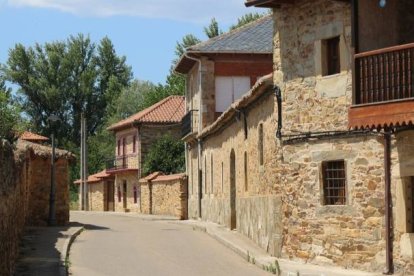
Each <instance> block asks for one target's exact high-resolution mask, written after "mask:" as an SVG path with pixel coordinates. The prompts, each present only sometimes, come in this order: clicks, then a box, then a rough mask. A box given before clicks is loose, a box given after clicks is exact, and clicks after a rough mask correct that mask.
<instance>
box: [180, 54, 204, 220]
mask: <svg viewBox="0 0 414 276" xmlns="http://www.w3.org/2000/svg"><path fill="white" fill-rule="evenodd" d="M188 54H189V53H188V52H186V53H184V56H185V57H186V58H188V59H191V60H194V61H195V62H197V63H198V73H199V74H200V77H199V78H198V79H199V82H200V83H199V91H198V92H199V93H200V94H199V99H198V133H200V132H201V130H202V129H203V126H202V124H203V116H202V114H203V109H202V106H203V105H202V103H201V99H202V93H203V91H202V87H201V60H200V59H198V58H195V57H191V56H189V55H188ZM201 153H202V141H201V140H200V139H199V140H198V154H197V159H198V160H197V166H198V168H197V174H198V177H197V182H198V217H199V218H201V199H202V198H203V195H202V194H201V191H202V183H201V181H202V178H203V177H202V174H201ZM193 181H194V179H193ZM193 185H194V183H193Z"/></svg>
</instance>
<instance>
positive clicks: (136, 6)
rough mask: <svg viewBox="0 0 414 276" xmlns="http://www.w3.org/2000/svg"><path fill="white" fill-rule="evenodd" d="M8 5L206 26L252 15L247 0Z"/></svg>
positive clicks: (37, 0) (75, 0)
mask: <svg viewBox="0 0 414 276" xmlns="http://www.w3.org/2000/svg"><path fill="white" fill-rule="evenodd" d="M7 4H8V5H9V6H14V7H37V8H49V9H56V10H59V11H63V12H68V13H72V14H76V15H81V16H95V17H96V16H97V17H109V16H117V15H126V16H139V17H146V18H163V19H171V20H179V21H187V22H195V23H205V22H207V21H209V20H210V18H211V17H215V18H216V19H217V20H218V21H220V22H222V23H231V22H233V21H234V18H236V17H237V16H240V15H243V14H245V13H248V12H253V11H254V9H252V8H249V9H247V8H245V6H244V0H7Z"/></svg>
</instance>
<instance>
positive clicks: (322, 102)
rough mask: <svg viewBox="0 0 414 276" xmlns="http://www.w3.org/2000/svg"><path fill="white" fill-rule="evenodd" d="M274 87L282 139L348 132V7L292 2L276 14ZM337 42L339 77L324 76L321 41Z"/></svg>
mask: <svg viewBox="0 0 414 276" xmlns="http://www.w3.org/2000/svg"><path fill="white" fill-rule="evenodd" d="M274 22H275V35H274V74H273V75H274V83H275V84H277V85H278V86H280V88H281V90H282V94H283V123H284V126H285V127H284V133H285V134H289V133H292V132H294V133H296V134H297V132H305V131H324V130H329V131H333V130H346V129H347V125H348V108H349V106H350V105H351V103H352V72H351V70H350V69H351V64H352V63H351V62H352V59H351V9H350V5H349V3H344V2H340V1H327V0H315V1H306V0H300V1H296V2H295V5H283V6H282V8H281V9H275V10H274ZM335 36H339V37H340V45H339V47H340V65H341V66H340V67H341V68H340V69H341V72H340V73H339V74H335V75H330V76H323V65H324V56H323V49H322V44H323V43H322V41H323V40H324V39H328V38H332V37H335Z"/></svg>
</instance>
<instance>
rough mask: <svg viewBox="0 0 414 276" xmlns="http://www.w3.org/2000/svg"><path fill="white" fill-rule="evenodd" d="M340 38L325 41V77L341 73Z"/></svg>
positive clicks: (323, 45)
mask: <svg viewBox="0 0 414 276" xmlns="http://www.w3.org/2000/svg"><path fill="white" fill-rule="evenodd" d="M339 41H340V39H339V36H336V37H333V38H330V39H325V40H323V42H322V47H323V59H324V60H323V61H322V63H323V75H324V76H329V75H335V74H339V73H340V72H341V57H340V52H339Z"/></svg>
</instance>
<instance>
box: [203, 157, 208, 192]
mask: <svg viewBox="0 0 414 276" xmlns="http://www.w3.org/2000/svg"><path fill="white" fill-rule="evenodd" d="M204 193H205V194H208V191H207V156H205V155H204Z"/></svg>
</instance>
